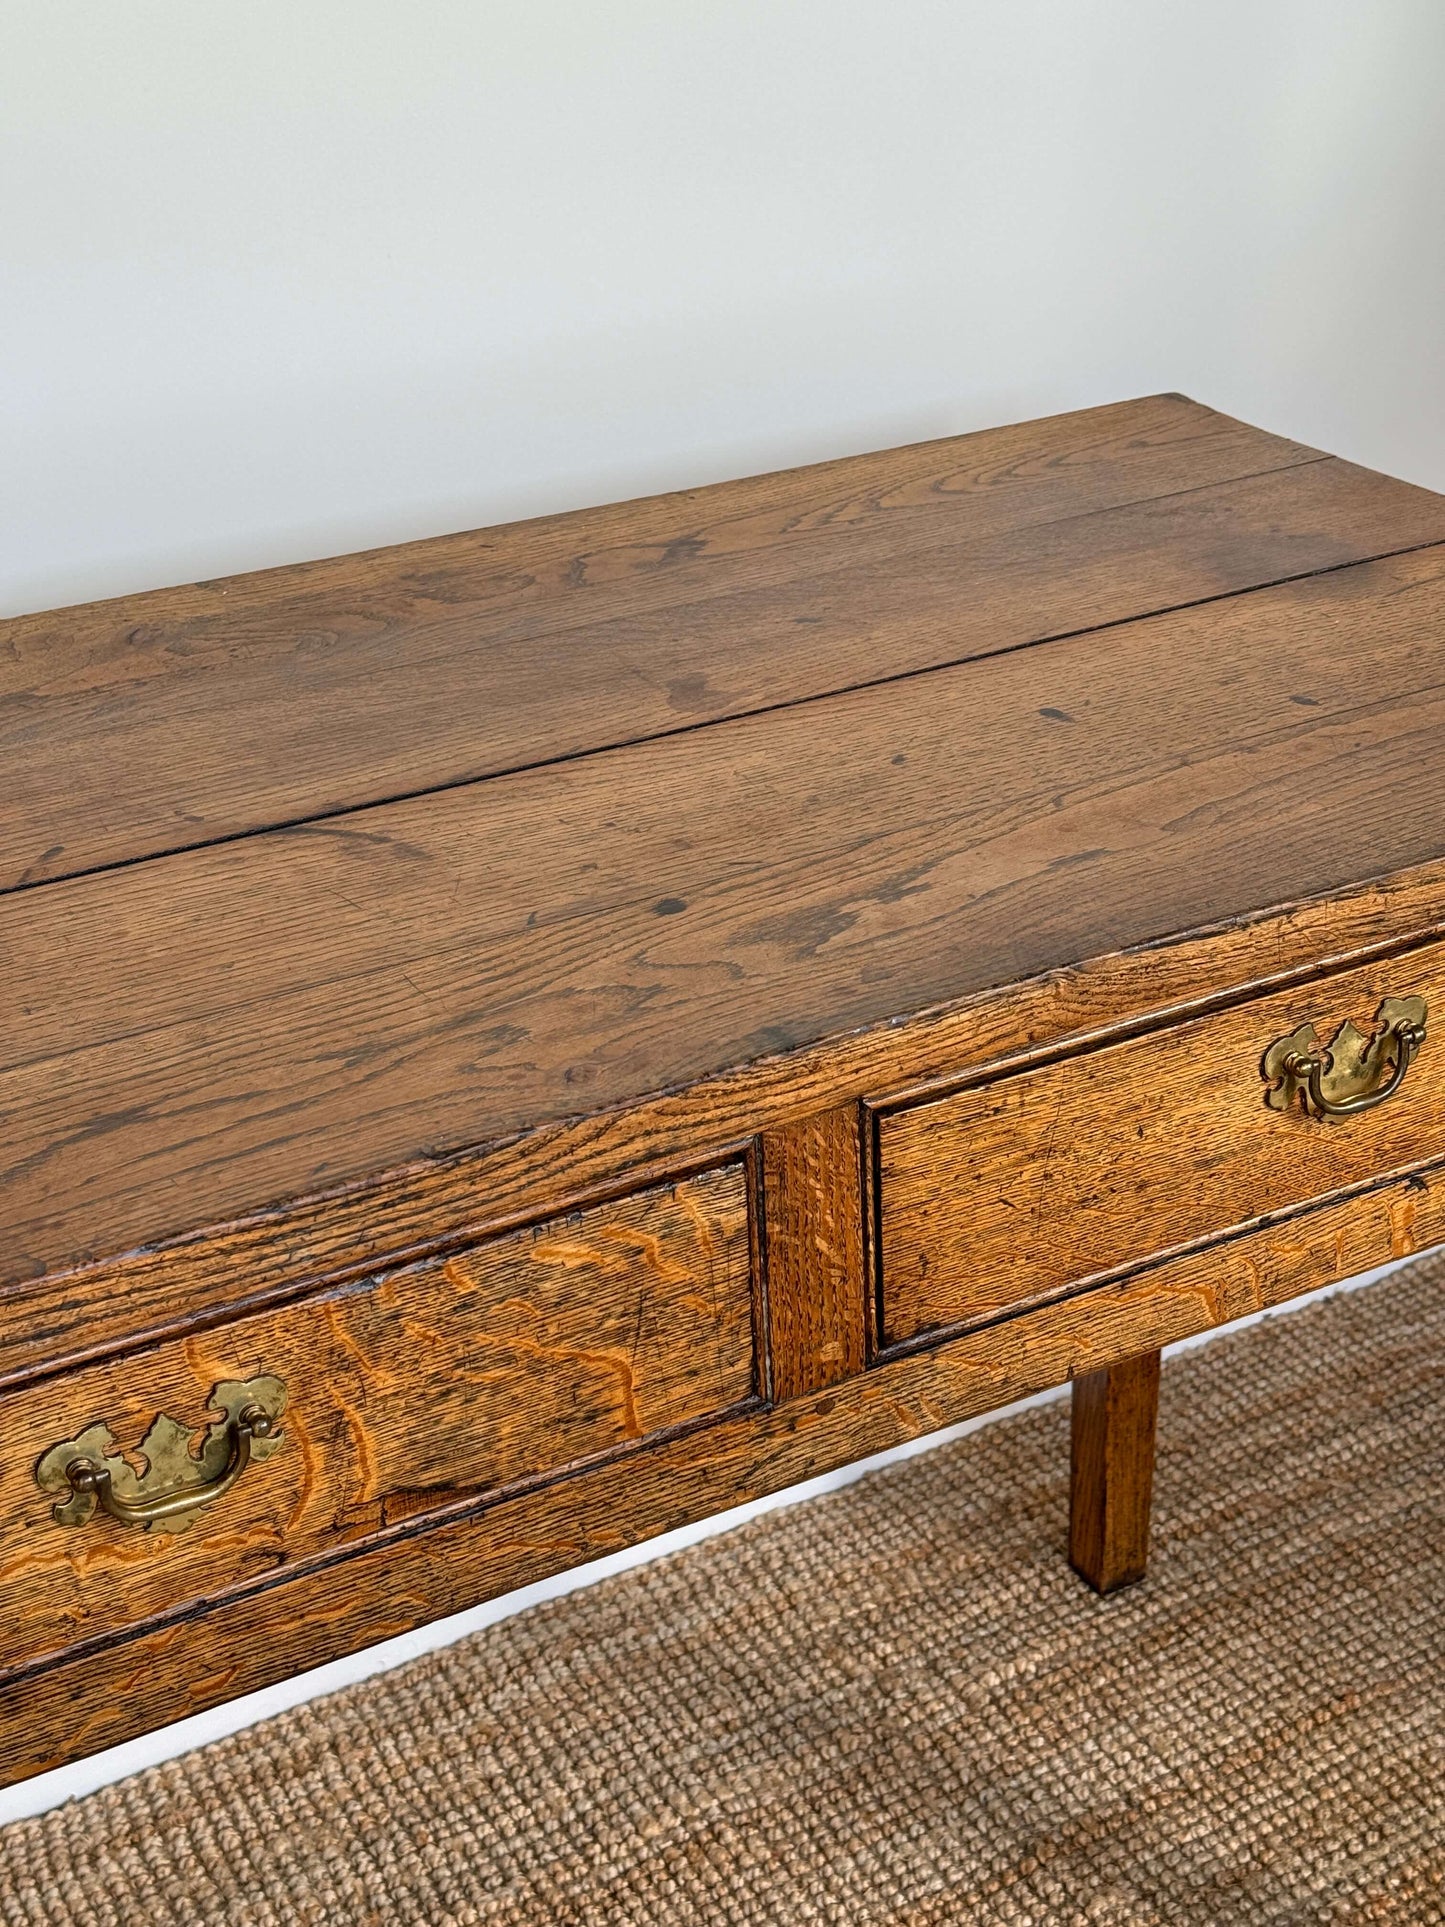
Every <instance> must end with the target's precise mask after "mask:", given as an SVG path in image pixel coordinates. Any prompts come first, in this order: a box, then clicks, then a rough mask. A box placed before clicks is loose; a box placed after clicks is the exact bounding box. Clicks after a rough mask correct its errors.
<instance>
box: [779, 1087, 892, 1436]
mask: <svg viewBox="0 0 1445 1927" xmlns="http://www.w3.org/2000/svg"><path fill="white" fill-rule="evenodd" d="M859 1122H860V1119H859V1113H858V1107H857V1105H856V1104H844V1105H839V1106H838V1107H837V1108H836V1109H835V1110H831V1111H824V1112H823V1113H822V1114H821V1115H819V1116H816V1117H809V1118H803V1119H801V1120H798V1121H795V1122H793V1123H790V1124H785V1125H782V1126H780V1127H779V1128H778V1129H777V1130H774V1131H768V1132H766V1133H765V1134H764V1136H763V1193H764V1199H765V1205H764V1211H765V1222H766V1225H767V1303H768V1335H769V1336H768V1355H769V1361H770V1389H771V1392H772V1396H773V1397H774V1398H775V1399H788V1398H799V1397H801V1396H802V1395H803V1394H804V1393H805V1392H816V1391H821V1390H822V1388H823V1387H824V1386H825V1385H834V1384H836V1383H837V1381H838V1380H839V1379H840V1378H848V1377H851V1376H852V1374H853V1373H854V1372H858V1371H861V1370H862V1369H863V1364H864V1360H865V1355H866V1350H867V1325H866V1311H867V1285H866V1282H865V1275H864V1269H865V1268H864V1263H863V1189H862V1155H861V1146H860V1143H859V1135H858V1133H859Z"/></svg>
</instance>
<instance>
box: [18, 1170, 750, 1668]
mask: <svg viewBox="0 0 1445 1927" xmlns="http://www.w3.org/2000/svg"><path fill="white" fill-rule="evenodd" d="M749 1272H750V1265H749V1240H748V1211H747V1184H746V1180H745V1177H744V1173H743V1170H742V1168H741V1166H739V1165H732V1166H729V1167H727V1168H725V1169H722V1170H716V1171H708V1172H704V1173H702V1174H700V1175H699V1176H696V1177H692V1178H688V1179H686V1180H683V1181H681V1182H679V1183H677V1184H675V1185H671V1186H667V1187H662V1188H658V1189H655V1190H652V1191H648V1192H644V1193H641V1194H639V1195H637V1196H634V1197H629V1198H625V1199H621V1200H619V1201H617V1202H616V1203H615V1204H612V1205H610V1206H601V1207H598V1208H596V1209H594V1210H591V1211H588V1212H584V1213H578V1214H575V1215H573V1216H571V1217H564V1218H555V1219H552V1220H551V1221H549V1222H547V1223H545V1224H542V1225H538V1226H534V1227H532V1228H531V1229H529V1230H526V1231H519V1232H514V1233H513V1234H512V1235H511V1236H510V1237H506V1238H502V1239H498V1240H496V1241H493V1242H491V1243H488V1244H483V1245H478V1246H475V1247H473V1248H471V1249H469V1250H464V1251H461V1252H458V1253H456V1254H454V1255H453V1256H451V1257H449V1258H446V1259H440V1260H436V1261H433V1262H432V1263H429V1264H423V1265H419V1266H414V1267H411V1268H408V1269H405V1270H402V1271H399V1272H391V1273H382V1274H379V1275H376V1276H373V1277H370V1278H366V1279H363V1280H360V1281H358V1282H356V1283H355V1284H351V1285H347V1286H342V1287H338V1288H335V1289H333V1290H331V1291H329V1292H325V1293H322V1294H320V1295H318V1296H315V1297H311V1298H307V1299H304V1300H302V1301H300V1302H297V1303H293V1304H289V1305H286V1306H284V1307H282V1308H279V1309H276V1310H272V1311H266V1312H260V1313H256V1314H253V1315H252V1316H250V1317H248V1318H242V1319H238V1320H236V1321H235V1322H233V1323H230V1324H227V1325H224V1326H222V1327H220V1328H219V1329H217V1330H215V1331H211V1332H208V1333H205V1334H203V1335H195V1336H192V1337H191V1338H189V1339H187V1340H184V1341H172V1342H170V1343H168V1344H164V1345H160V1346H156V1347H151V1348H148V1349H145V1350H142V1351H140V1352H137V1353H134V1354H130V1355H127V1356H123V1357H121V1358H118V1359H113V1360H110V1361H108V1362H106V1363H104V1364H98V1365H92V1366H90V1367H88V1368H86V1369H84V1370H81V1371H79V1372H76V1373H73V1374H71V1375H68V1376H65V1377H60V1378H51V1379H47V1380H45V1381H44V1382H42V1383H40V1384H37V1385H33V1386H31V1387H29V1388H28V1389H26V1390H24V1391H21V1392H17V1393H15V1394H13V1395H11V1396H10V1397H8V1398H6V1399H3V1400H0V1434H3V1436H4V1438H5V1440H6V1450H5V1453H4V1455H3V1457H0V1593H3V1596H4V1599H5V1602H6V1638H5V1654H6V1664H7V1665H12V1666H13V1665H17V1664H20V1663H22V1662H24V1661H25V1660H27V1659H35V1658H37V1657H39V1656H41V1655H43V1654H47V1653H54V1652H56V1651H58V1650H60V1649H61V1648H64V1647H66V1646H69V1645H72V1644H76V1643H82V1642H84V1641H86V1640H94V1639H98V1638H103V1637H104V1636H105V1635H107V1634H109V1633H114V1632H116V1631H118V1630H121V1629H123V1628H126V1627H128V1626H130V1625H132V1624H134V1623H135V1622H136V1621H137V1620H139V1619H144V1618H146V1617H149V1616H152V1615H155V1614H158V1613H166V1612H171V1611H174V1610H176V1609H177V1608H178V1607H182V1606H185V1605H187V1604H189V1603H194V1602H195V1601H197V1600H201V1599H207V1598H215V1597H217V1596H218V1595H220V1594H221V1593H223V1592H225V1591H227V1590H228V1589H230V1588H233V1587H235V1586H236V1585H238V1584H241V1583H243V1582H244V1581H246V1580H247V1579H250V1578H254V1577H255V1576H257V1575H258V1574H272V1573H276V1572H280V1571H286V1570H290V1569H293V1568H295V1567H297V1566H301V1565H304V1564H305V1563H306V1562H307V1561H308V1560H309V1559H314V1558H315V1557H316V1556H318V1555H322V1554H326V1553H329V1552H334V1551H335V1549H336V1548H337V1547H338V1546H341V1545H344V1544H345V1543H347V1542H348V1541H350V1540H353V1539H359V1538H364V1537H366V1536H368V1535H371V1534H374V1533H375V1532H376V1531H377V1530H378V1529H379V1528H381V1527H383V1526H386V1525H388V1524H390V1523H393V1522H394V1521H395V1520H397V1519H401V1518H409V1517H412V1516H414V1515H417V1514H422V1513H429V1512H435V1511H437V1510H439V1509H444V1508H446V1507H448V1506H455V1505H457V1504H458V1503H459V1502H463V1501H466V1500H474V1499H475V1498H476V1497H478V1496H479V1495H480V1494H483V1493H486V1492H489V1491H497V1490H500V1489H503V1488H507V1487H511V1486H515V1485H517V1484H519V1483H521V1482H524V1481H527V1480H536V1479H538V1478H544V1477H546V1476H548V1475H555V1474H556V1473H558V1472H560V1471H563V1470H564V1469H566V1468H568V1467H570V1466H574V1465H578V1464H581V1463H584V1462H586V1461H588V1460H590V1459H593V1458H596V1457H598V1456H599V1455H601V1454H605V1453H608V1452H615V1451H618V1450H625V1449H630V1448H635V1447H636V1446H637V1445H638V1444H640V1443H641V1442H642V1441H643V1440H646V1439H648V1438H651V1437H654V1436H656V1435H657V1434H658V1433H660V1432H666V1431H669V1430H672V1429H675V1428H677V1427H680V1426H688V1425H695V1424H697V1423H698V1422H700V1421H702V1420H706V1419H710V1418H715V1417H716V1416H717V1415H718V1414H719V1413H720V1412H723V1411H726V1410H727V1409H729V1408H736V1407H738V1406H741V1405H745V1404H746V1403H748V1401H749V1400H750V1399H752V1397H753V1396H754V1366H753V1343H752V1297H751V1290H750V1279H749ZM262 1372H268V1373H272V1374H275V1375H276V1376H278V1377H280V1378H281V1379H282V1380H283V1381H284V1382H285V1384H286V1387H287V1391H288V1399H287V1405H286V1410H285V1414H284V1420H283V1423H284V1427H285V1432H286V1443H285V1444H284V1446H283V1447H282V1448H281V1449H280V1450H279V1451H278V1452H276V1453H275V1455H274V1456H272V1457H271V1458H268V1459H267V1460H266V1461H265V1463H264V1464H260V1465H255V1466H253V1467H251V1468H249V1469H248V1471H247V1473H246V1474H245V1476H244V1478H243V1480H242V1482H241V1483H240V1484H239V1485H238V1486H237V1487H236V1489H235V1491H234V1492H232V1493H230V1494H229V1495H227V1497H226V1498H225V1499H224V1500H222V1501H220V1502H218V1503H217V1504H216V1505H215V1506H214V1507H212V1508H210V1509H209V1510H208V1511H207V1512H206V1513H205V1515H204V1516H203V1518H202V1519H201V1520H200V1521H199V1522H198V1523H197V1524H195V1525H194V1526H192V1527H191V1529H190V1530H189V1531H187V1532H185V1533H184V1534H182V1535H178V1536H171V1535H168V1534H165V1533H161V1532H139V1531H135V1530H127V1529H125V1528H123V1527H120V1526H118V1525H116V1524H114V1523H113V1522H111V1521H109V1520H106V1519H102V1518H96V1519H93V1520H91V1521H90V1522H89V1523H88V1524H86V1525H84V1526H81V1527H61V1526H57V1525H56V1524H55V1522H54V1521H53V1520H52V1518H51V1516H50V1501H49V1499H48V1498H47V1497H46V1495H45V1494H43V1493H42V1492H40V1491H39V1490H38V1489H37V1488H36V1485H35V1483H34V1479H33V1476H32V1473H33V1467H34V1464H35V1461H36V1459H37V1458H38V1457H39V1456H40V1455H41V1453H42V1452H43V1451H44V1450H45V1449H47V1448H48V1447H49V1446H51V1445H52V1444H55V1443H56V1442H58V1441H60V1440H62V1439H68V1438H72V1437H74V1436H76V1435H77V1434H78V1433H79V1432H80V1431H81V1430H82V1429H83V1428H84V1427H86V1426H87V1425H90V1424H93V1423H95V1422H96V1421H97V1420H98V1419H104V1420H105V1421H106V1422H107V1423H108V1424H109V1425H110V1427H111V1429H112V1432H113V1433H114V1435H115V1437H116V1438H117V1440H118V1441H119V1442H120V1443H121V1444H122V1446H124V1447H133V1446H135V1445H136V1444H137V1443H138V1442H139V1440H140V1439H141V1437H142V1436H143V1434H144V1432H145V1430H146V1427H147V1426H148V1424H149V1423H150V1421H151V1419H152V1418H153V1417H154V1416H155V1415H156V1413H157V1412H158V1411H165V1412H169V1413H170V1414H171V1415H172V1416H173V1417H175V1418H177V1419H179V1420H181V1421H182V1422H191V1423H194V1424H195V1425H197V1426H198V1427H199V1426H200V1424H201V1423H202V1414H203V1412H204V1410H205V1404H206V1397H207V1394H208V1392H209V1391H210V1389H211V1387H212V1386H213V1385H215V1384H217V1383H218V1382H220V1381H222V1380H225V1379H237V1378H251V1377H254V1376H256V1375H258V1374H260V1373H262Z"/></svg>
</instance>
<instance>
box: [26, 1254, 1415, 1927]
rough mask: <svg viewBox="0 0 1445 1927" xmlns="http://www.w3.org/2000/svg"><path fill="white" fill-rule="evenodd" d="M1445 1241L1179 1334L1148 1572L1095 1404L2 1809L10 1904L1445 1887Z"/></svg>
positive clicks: (649, 1915) (755, 1900)
mask: <svg viewBox="0 0 1445 1927" xmlns="http://www.w3.org/2000/svg"><path fill="white" fill-rule="evenodd" d="M1442 1420H1445V1258H1442V1257H1434V1258H1431V1259H1427V1260H1424V1261H1422V1262H1420V1263H1419V1264H1417V1265H1414V1266H1412V1267H1410V1268H1409V1269H1408V1270H1405V1271H1402V1272H1400V1273H1397V1274H1396V1275H1395V1276H1393V1277H1392V1278H1389V1279H1387V1280H1386V1281H1384V1282H1383V1283H1381V1284H1377V1285H1374V1286H1371V1287H1370V1288H1368V1289H1367V1290H1364V1291H1361V1292H1357V1293H1352V1294H1347V1295H1344V1296H1340V1297H1337V1298H1334V1299H1331V1300H1328V1301H1325V1302H1323V1303H1320V1304H1317V1305H1315V1306H1312V1307H1310V1308H1307V1309H1305V1310H1302V1311H1300V1312H1298V1313H1295V1314H1293V1315H1291V1316H1289V1317H1285V1318H1279V1319H1276V1320H1272V1321H1270V1322H1268V1323H1266V1324H1264V1325H1262V1326H1257V1327H1255V1328H1254V1329H1252V1330H1249V1331H1246V1332H1244V1333H1241V1334H1238V1335H1234V1336H1231V1337H1227V1338H1224V1339H1221V1340H1219V1341H1217V1342H1216V1343H1215V1344H1213V1345H1211V1346H1209V1347H1207V1348H1205V1349H1203V1350H1201V1351H1196V1352H1193V1353H1189V1354H1186V1355H1184V1356H1182V1357H1181V1358H1179V1359H1177V1360H1175V1361H1174V1362H1172V1363H1171V1364H1170V1365H1169V1367H1168V1368H1167V1369H1166V1373H1165V1379H1164V1393H1163V1406H1162V1413H1161V1431H1162V1437H1161V1447H1160V1462H1159V1473H1158V1480H1157V1501H1156V1503H1157V1516H1156V1530H1155V1549H1154V1557H1153V1563H1152V1567H1151V1571H1150V1577H1149V1579H1148V1581H1147V1582H1146V1583H1145V1584H1144V1585H1143V1586H1142V1587H1139V1588H1136V1589H1135V1590H1134V1591H1132V1592H1129V1593H1124V1594H1120V1595H1116V1596H1115V1597H1114V1598H1112V1599H1108V1600H1099V1599H1096V1598H1094V1597H1093V1596H1092V1595H1091V1594H1090V1593H1088V1592H1087V1591H1086V1590H1085V1589H1084V1588H1083V1586H1082V1585H1081V1584H1080V1583H1079V1581H1078V1580H1077V1579H1075V1578H1074V1577H1073V1576H1072V1575H1071V1574H1070V1572H1069V1571H1068V1569H1067V1567H1066V1565H1065V1563H1064V1559H1063V1555H1062V1542H1063V1537H1064V1525H1065V1512H1066V1473H1067V1459H1068V1437H1067V1433H1068V1413H1067V1406H1066V1405H1064V1404H1055V1405H1052V1406H1048V1407H1045V1408H1042V1409H1036V1410H1033V1411H1030V1412H1027V1413H1025V1414H1023V1415H1022V1416H1020V1417H1018V1418H1015V1419H1011V1420H1008V1421H1005V1422H1002V1423H1000V1424H998V1425H995V1426H992V1427H990V1428H988V1429H986V1430H984V1431H982V1432H980V1433H978V1434H975V1435H974V1436H971V1437H968V1438H965V1439H963V1440H961V1441H958V1442H956V1443H954V1444H952V1445H950V1446H946V1447H944V1448H941V1449H939V1450H938V1451H936V1452H932V1453H929V1454H927V1455H925V1456H923V1457H920V1458H918V1459H915V1460H912V1461H910V1462H909V1463H907V1464H905V1465H903V1466H900V1467H894V1468H891V1469H889V1470H886V1471H883V1472H879V1473H876V1474H874V1475H873V1476H871V1477H869V1478H868V1479H866V1480H863V1481H861V1482H860V1483H858V1484H856V1485H854V1486H852V1487H850V1488H849V1489H847V1490H845V1491H843V1492H841V1493H836V1494H831V1495H829V1496H827V1497H825V1498H822V1499H818V1500H814V1501H813V1502H811V1503H809V1504H807V1505H804V1506H800V1507H795V1508H793V1509H790V1510H787V1511H784V1512H780V1513H776V1514H773V1515H771V1516H769V1517H766V1518H764V1519H761V1520H759V1521H756V1522H755V1523H753V1524H752V1525H750V1526H747V1527H745V1528H743V1529H741V1530H739V1531H738V1532H735V1533H733V1534H730V1535H728V1536H726V1537H723V1538H717V1539H714V1540H711V1541H709V1542H707V1543H705V1544H703V1545H701V1546H697V1547H694V1548H693V1549H691V1550H689V1551H687V1552H684V1553H681V1554H678V1555H676V1556H674V1557H672V1558H670V1559H668V1560H666V1561H662V1562H659V1563H657V1564H655V1565H652V1566H650V1567H646V1568H643V1569H641V1570H638V1571H635V1572H631V1573H628V1574H625V1575H623V1576H622V1577H620V1578H617V1579H613V1580H611V1581H609V1582H607V1583H606V1584H604V1585H601V1586H599V1587H595V1588H592V1589H589V1590H586V1591H583V1592H579V1593H575V1594H573V1595H572V1596H570V1597H569V1598H566V1599H563V1600H560V1601H556V1602H554V1603H552V1604H550V1605H547V1606H544V1607H540V1608H538V1609H536V1610H534V1611H532V1612H530V1613H527V1614H525V1615H523V1616H521V1617H518V1618H515V1619H512V1620H510V1621H505V1622H503V1623H501V1624H498V1625H496V1626H494V1627H492V1628H491V1629H489V1630H488V1631H486V1632H484V1633H482V1634H479V1635H478V1636H476V1637H475V1638H472V1639H470V1640H468V1641H466V1642H465V1643H464V1644H461V1645H458V1646H454V1647H452V1648H450V1649H448V1650H446V1651H443V1652H440V1653H437V1654H435V1655H432V1656H429V1657H427V1658H425V1659H421V1660H418V1661H416V1662H415V1663H413V1664H411V1665H409V1666H407V1667H405V1668H403V1669H401V1670H399V1671H397V1672H394V1673H391V1674H389V1675H386V1676H383V1677H379V1678H376V1679H373V1680H369V1681H366V1682H364V1683H363V1684H361V1685H359V1686H355V1687H352V1688H349V1689H348V1690H346V1691H345V1692H342V1693H339V1694H336V1695H335V1696H334V1697H332V1698H330V1699H327V1700H324V1701H320V1702H317V1703H313V1704H311V1705H309V1706H305V1707H302V1708H299V1709H298V1710H296V1711H294V1712H290V1713H287V1714H284V1715H283V1716H281V1717H280V1718H278V1719H275V1720H272V1721H271V1722H269V1723H268V1724H266V1725H264V1726H262V1727H259V1728H255V1729H252V1730H251V1731H249V1732H247V1733H244V1734H240V1735H238V1736H236V1737H235V1738H232V1739H229V1740H226V1741H223V1742H221V1743H220V1744H218V1745H216V1746H214V1747H211V1748H209V1749H207V1750H205V1751H203V1752H200V1753H194V1754H192V1755H190V1756H189V1757H187V1758H185V1759H181V1760H177V1761H175V1762H172V1763H171V1764H169V1765H166V1766H163V1767H159V1768H156V1769H153V1770H151V1771H149V1772H147V1773H144V1774H141V1775H140V1776H138V1777H137V1778H135V1779H133V1780H131V1781H129V1782H127V1783H125V1784H122V1785H120V1786H116V1787H113V1788H109V1789H107V1790H105V1791H104V1792H101V1793H98V1794H95V1795H93V1796H92V1797H90V1798H89V1799H87V1800H85V1801H83V1802H81V1803H79V1804H77V1805H74V1806H71V1807H68V1808H62V1809H59V1810H57V1811H55V1812H52V1813H50V1814H47V1815H45V1816H43V1817H41V1818H39V1819H35V1820H27V1821H22V1822H19V1823H17V1824H15V1825H13V1826H11V1827H9V1828H7V1829H6V1830H5V1831H4V1832H3V1833H0V1919H3V1920H4V1921H5V1922H6V1923H10V1922H20V1921H25V1922H36V1921H39V1922H46V1923H49V1922H57V1921H63V1922H67V1923H71V1922H78V1923H84V1924H85V1927H90V1923H125V1924H126V1927H130V1924H131V1923H145V1927H156V1924H157V1923H162V1922H164V1923H204V1924H205V1927H211V1924H212V1923H221V1922H226V1923H235V1924H236V1927H272V1924H273V1923H275V1924H277V1927H279V1924H280V1923H286V1927H293V1923H302V1922H305V1923H314V1922H341V1923H350V1922H368V1923H370V1922H375V1923H378V1924H379V1927H380V1924H386V1927H390V1924H391V1923H398V1922H406V1923H410V1922H418V1923H420V1922H425V1923H428V1927H440V1924H442V1923H471V1922H477V1923H487V1924H488V1927H500V1924H501V1923H509V1924H511V1927H517V1924H519V1923H528V1927H531V1924H532V1923H565V1922H577V1923H583V1922H586V1923H623V1922H626V1923H629V1924H631V1923H648V1924H649V1927H650V1924H651V1923H673V1922H702V1923H712V1922H720V1923H749V1927H752V1924H753V1923H759V1922H764V1923H767V1922H779V1923H789V1927H792V1924H793V1923H809V1922H829V1923H833V1922H842V1923H849V1924H850V1927H851V1924H852V1923H871V1922H888V1923H899V1924H900V1927H901V1923H904V1922H906V1923H909V1927H925V1923H939V1922H955V1921H960V1922H983V1923H994V1922H1010V1923H1023V1922H1028V1923H1056V1922H1063V1923H1080V1924H1081V1927H1082V1923H1091V1924H1092V1923H1108V1924H1109V1927H1114V1924H1116V1923H1118V1924H1121V1927H1122V1924H1123V1923H1128V1924H1129V1927H1134V1924H1135V1923H1146V1922H1147V1923H1150V1927H1155V1924H1156V1923H1157V1924H1158V1927H1192V1924H1193V1923H1198V1924H1199V1927H1228V1924H1229V1923H1234V1922H1239V1923H1241V1924H1243V1923H1248V1927H1259V1924H1260V1923H1262V1922H1299V1923H1308V1927H1317V1924H1318V1923H1344V1922H1349V1923H1355V1922H1377V1921H1388V1922H1401V1923H1409V1924H1410V1927H1420V1924H1421V1923H1428V1922H1440V1921H1445V1659H1442V1651H1445V1423H1442Z"/></svg>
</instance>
